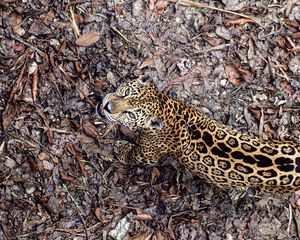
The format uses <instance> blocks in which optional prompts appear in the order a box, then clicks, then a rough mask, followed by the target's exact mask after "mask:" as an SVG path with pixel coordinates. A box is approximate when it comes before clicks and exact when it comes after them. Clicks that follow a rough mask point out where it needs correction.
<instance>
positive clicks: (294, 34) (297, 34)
mask: <svg viewBox="0 0 300 240" xmlns="http://www.w3.org/2000/svg"><path fill="white" fill-rule="evenodd" d="M291 37H292V38H294V39H300V32H295V33H292V35H291Z"/></svg>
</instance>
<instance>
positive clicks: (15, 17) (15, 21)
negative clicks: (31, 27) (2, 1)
mask: <svg viewBox="0 0 300 240" xmlns="http://www.w3.org/2000/svg"><path fill="white" fill-rule="evenodd" d="M21 22H22V16H21V15H19V14H16V13H13V14H12V16H11V28H12V30H13V31H15V28H16V27H18V26H19V24H20V23H21Z"/></svg>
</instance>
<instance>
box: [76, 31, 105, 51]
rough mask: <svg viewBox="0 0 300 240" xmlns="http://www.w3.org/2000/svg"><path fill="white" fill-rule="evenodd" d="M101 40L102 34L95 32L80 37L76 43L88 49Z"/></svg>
mask: <svg viewBox="0 0 300 240" xmlns="http://www.w3.org/2000/svg"><path fill="white" fill-rule="evenodd" d="M99 39H100V33H99V32H93V33H87V34H83V35H80V36H79V37H78V38H77V39H76V41H75V44H76V45H77V46H80V47H88V46H91V45H93V44H94V43H96V42H97V41H99Z"/></svg>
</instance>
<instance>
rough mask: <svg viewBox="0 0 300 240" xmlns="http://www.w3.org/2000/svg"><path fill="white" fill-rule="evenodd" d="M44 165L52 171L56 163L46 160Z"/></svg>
mask: <svg viewBox="0 0 300 240" xmlns="http://www.w3.org/2000/svg"><path fill="white" fill-rule="evenodd" d="M43 167H44V169H45V170H48V171H51V170H52V169H53V168H54V165H53V164H52V163H51V162H49V161H47V160H44V161H43Z"/></svg>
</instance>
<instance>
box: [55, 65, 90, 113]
mask: <svg viewBox="0 0 300 240" xmlns="http://www.w3.org/2000/svg"><path fill="white" fill-rule="evenodd" d="M58 68H59V70H60V71H61V72H62V73H63V74H64V76H65V77H66V79H67V81H68V82H69V83H71V85H73V86H74V87H75V88H76V90H77V91H78V92H79V93H80V94H81V95H82V96H83V97H84V98H85V99H86V101H87V102H88V103H89V104H90V105H91V106H92V107H95V104H94V103H93V102H92V101H91V99H89V98H88V96H86V95H85V93H84V92H83V91H82V90H81V89H80V88H78V87H77V85H76V83H75V82H74V81H73V79H72V78H71V77H70V76H69V75H68V74H67V73H66V71H65V70H64V69H63V67H62V66H59V67H58Z"/></svg>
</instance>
